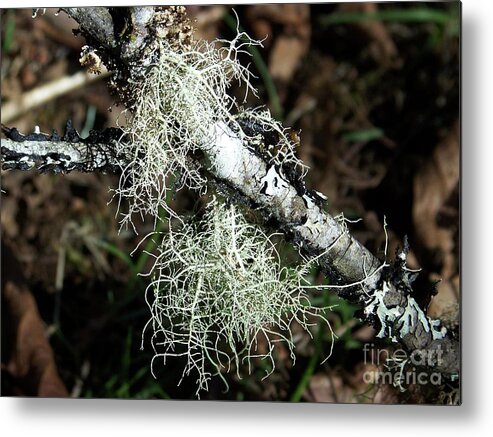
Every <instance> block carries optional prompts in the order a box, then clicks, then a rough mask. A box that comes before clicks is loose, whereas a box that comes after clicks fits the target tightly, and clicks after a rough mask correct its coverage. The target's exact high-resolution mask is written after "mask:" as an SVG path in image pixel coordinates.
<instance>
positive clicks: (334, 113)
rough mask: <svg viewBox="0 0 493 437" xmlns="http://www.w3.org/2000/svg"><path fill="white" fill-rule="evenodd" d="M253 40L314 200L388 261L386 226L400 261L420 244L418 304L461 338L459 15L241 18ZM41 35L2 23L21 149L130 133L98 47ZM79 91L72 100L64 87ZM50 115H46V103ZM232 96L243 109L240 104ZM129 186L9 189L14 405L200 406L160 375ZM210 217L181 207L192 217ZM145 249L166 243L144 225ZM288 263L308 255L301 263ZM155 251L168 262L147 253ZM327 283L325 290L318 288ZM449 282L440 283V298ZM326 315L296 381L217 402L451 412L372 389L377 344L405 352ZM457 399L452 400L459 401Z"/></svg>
mask: <svg viewBox="0 0 493 437" xmlns="http://www.w3.org/2000/svg"><path fill="white" fill-rule="evenodd" d="M234 10H235V11H236V13H237V15H238V17H239V23H240V25H241V27H242V28H243V29H244V30H245V31H247V32H248V34H249V35H251V36H252V37H253V38H255V39H260V40H263V45H264V47H263V48H252V50H251V58H250V59H247V58H246V57H245V59H244V61H245V62H250V63H251V70H252V72H253V73H254V74H255V76H256V78H255V80H254V83H255V86H256V87H257V88H258V90H259V97H260V101H258V100H255V99H253V98H250V99H249V102H247V104H245V106H249V105H252V106H259V104H263V105H266V106H267V107H268V108H269V109H270V110H271V111H272V113H273V114H274V115H275V116H276V117H277V118H278V119H279V120H282V122H283V124H284V125H285V126H290V127H293V129H294V131H295V132H296V133H297V135H298V136H299V138H300V146H299V149H298V153H299V156H300V157H301V159H302V160H303V161H304V162H305V164H307V165H308V166H309V167H310V172H309V173H308V177H307V178H308V179H307V184H308V186H309V187H310V188H314V189H316V190H318V191H320V192H322V193H324V194H325V195H327V196H328V201H327V205H326V208H327V210H328V211H330V212H332V213H335V214H337V213H339V212H343V213H344V214H345V216H346V217H347V218H349V219H358V218H361V219H362V220H361V221H359V222H358V223H355V224H353V225H351V227H350V228H351V230H352V232H353V233H354V235H355V236H356V238H357V239H359V240H360V241H361V242H362V243H363V244H364V245H365V246H366V247H368V248H369V249H370V250H371V251H372V252H373V253H374V254H375V255H377V256H380V257H383V255H384V254H383V251H384V247H385V234H384V231H383V224H384V217H385V219H386V221H387V223H388V224H389V228H388V230H389V238H390V240H389V254H391V255H392V254H393V253H394V252H395V250H396V249H397V247H399V246H400V247H402V243H403V239H404V237H405V236H406V235H407V236H408V237H409V241H410V244H411V248H412V251H411V253H410V256H409V260H410V264H411V266H412V267H420V268H422V269H423V272H422V274H421V277H420V282H419V284H418V287H417V296H416V298H417V299H418V301H419V302H420V303H421V304H422V305H424V306H427V305H428V304H429V303H430V297H431V293H432V291H433V289H434V284H437V286H436V288H437V291H438V294H437V295H436V296H435V298H434V299H433V301H432V302H431V305H430V308H429V312H430V314H431V315H433V316H435V317H440V318H442V319H443V320H444V321H445V323H446V324H447V326H448V327H449V328H450V329H452V330H454V329H457V327H458V314H459V312H458V311H459V305H458V303H459V254H460V246H459V243H460V238H459V237H460V235H459V230H460V229H459V223H460V210H459V194H460V190H459V176H460V174H459V167H460V166H459V157H460V146H459V144H460V143H459V138H460V124H459V97H460V91H459V85H460V83H459V79H460V76H459V73H460V68H459V62H460V61H459V59H460V41H459V37H460V4H459V3H458V2H448V3H435V2H433V3H413V2H406V3H385V4H382V3H379V4H376V3H358V4H350V3H349V4H325V5H305V4H275V5H274V4H272V5H251V6H237V7H234ZM188 11H189V15H190V16H191V17H192V18H193V19H194V20H195V25H196V27H197V28H198V36H200V37H201V38H207V39H209V40H213V39H215V38H217V37H221V38H231V37H232V36H233V35H234V34H235V30H236V18H235V15H234V13H233V11H232V9H231V8H230V7H229V6H201V7H200V6H193V7H189V8H188ZM55 13H56V10H50V9H48V10H47V12H46V14H45V15H42V16H40V17H37V18H36V19H33V18H32V11H31V10H30V9H29V10H20V9H19V10H13V9H4V10H2V11H1V25H2V26H1V29H2V30H1V32H2V33H1V36H2V39H1V45H2V64H1V96H2V123H3V124H5V125H7V126H9V127H14V126H15V127H16V128H18V129H19V130H20V131H21V132H23V133H28V132H31V131H32V130H33V128H34V126H39V127H40V129H41V131H42V132H51V130H52V129H57V130H58V132H62V133H63V131H64V126H65V123H66V121H67V120H68V119H71V120H72V121H73V124H74V126H75V128H76V129H77V130H78V132H79V133H80V134H81V136H82V137H85V136H86V135H88V133H89V131H90V130H91V129H102V128H104V127H110V126H115V125H116V121H117V117H118V114H119V112H120V110H121V108H119V107H118V106H114V103H115V99H114V97H113V96H111V95H110V94H109V92H108V90H107V87H106V84H105V81H106V79H107V76H106V77H105V76H104V75H101V76H92V77H91V78H87V77H86V76H85V75H81V74H80V72H81V71H82V69H81V67H80V65H79V63H78V59H79V53H80V50H81V47H82V46H83V45H84V44H85V41H84V39H83V38H81V37H75V36H74V35H73V34H72V29H75V28H76V27H77V26H76V24H75V22H73V21H72V20H71V19H69V18H68V17H67V16H66V14H64V13H60V14H59V15H58V16H56V14H55ZM62 84H63V85H62ZM39 90H41V91H42V92H41V95H42V96H43V98H42V99H41V100H40V101H39V104H38V105H37V106H35V107H32V103H33V102H34V101H35V99H34V97H33V91H36V92H37V94H34V96H39V95H40V93H39ZM231 92H232V93H237V94H238V96H240V95H241V96H242V94H240V93H241V90H240V89H232V90H231ZM117 184H118V175H103V174H81V173H71V174H68V175H52V174H42V175H40V174H38V173H36V172H34V171H29V172H20V171H12V172H9V171H2V181H1V185H2V206H1V226H2V332H1V334H2V367H1V369H2V383H1V384H2V385H1V391H2V395H4V396H19V395H20V396H26V395H27V396H72V397H88V398H143V399H148V398H158V399H163V398H173V399H193V398H194V394H195V381H194V378H193V377H190V378H186V379H185V380H184V381H183V382H182V384H181V385H180V386H179V387H177V382H178V381H179V379H180V377H181V373H182V369H183V365H184V363H183V362H181V361H180V360H176V361H175V362H169V363H168V364H167V365H166V366H165V367H163V366H162V365H161V364H159V365H157V366H156V367H155V368H154V370H155V373H156V374H157V379H154V378H153V377H152V375H151V373H150V368H149V366H150V361H151V359H152V356H153V351H152V348H151V345H150V339H149V338H144V342H143V349H141V335H142V330H143V327H144V325H145V323H146V322H147V320H148V318H149V312H148V307H147V304H146V303H145V300H144V290H145V288H146V285H147V283H148V282H147V279H146V278H142V277H138V276H137V272H142V271H146V266H148V265H149V262H150V260H149V256H147V255H146V254H145V252H144V251H143V250H140V251H136V252H135V254H134V255H133V256H132V257H130V256H129V254H130V252H131V251H132V250H133V249H134V248H135V247H136V245H137V243H138V242H139V241H140V236H136V235H135V234H134V233H133V232H131V231H127V230H121V231H120V232H119V224H118V217H117V216H116V214H117V210H116V208H117V205H116V204H117V202H112V203H109V204H108V202H109V201H110V200H111V197H112V194H111V192H110V191H109V189H110V188H111V187H115V186H116V185H117ZM195 201H196V199H195V198H194V197H193V196H191V195H188V194H186V193H185V194H181V195H180V196H178V198H177V199H175V200H174V202H175V207H176V208H177V209H178V210H184V211H185V210H189V209H190V207H191V206H193V205H194V202H195ZM138 230H139V233H140V234H141V235H145V234H146V233H147V232H149V231H151V230H152V223H145V222H144V223H142V224H141V225H140V226H139V227H138ZM285 247H286V248H285V251H286V256H287V257H292V256H293V253H292V252H293V251H292V250H290V249H289V247H288V246H287V245H286V246H285ZM145 249H146V250H148V251H151V252H152V250H153V243H152V242H149V243H148V245H147V247H145ZM311 280H312V281H313V283H320V282H321V281H323V280H324V279H323V277H322V276H321V275H320V274H319V272H317V271H313V272H312V275H311ZM438 281H440V282H438ZM313 300H314V302H315V303H319V304H320V305H323V304H331V305H337V306H336V308H335V309H334V310H333V311H332V312H330V313H328V314H326V316H327V317H328V318H329V320H330V321H331V323H332V327H333V329H334V331H335V332H336V334H337V335H338V339H337V340H336V343H335V347H334V351H333V353H332V356H331V357H330V358H329V359H328V360H327V361H325V362H324V363H323V364H321V362H322V361H323V360H324V359H325V358H326V357H327V355H328V354H329V351H330V347H331V340H330V336H329V333H328V332H325V331H324V330H323V329H322V328H320V329H317V328H316V329H314V332H313V333H312V334H313V337H314V338H313V339H312V338H311V337H310V336H309V335H308V334H307V333H305V332H304V331H302V330H301V329H300V330H299V332H296V336H295V337H296V354H297V358H296V363H295V365H293V363H292V362H291V360H290V359H289V354H288V351H287V350H284V349H283V348H282V347H279V348H278V350H277V352H276V370H275V371H274V373H273V374H272V375H271V376H270V377H269V378H267V379H265V380H262V377H263V376H264V374H265V370H266V364H265V363H263V362H256V363H255V366H254V368H253V371H252V374H251V375H248V373H247V372H246V370H247V369H246V368H245V369H243V371H242V378H238V376H236V375H234V374H233V375H227V376H226V378H227V381H228V384H229V391H227V392H225V390H224V385H223V384H222V382H221V381H220V380H213V381H212V382H211V385H210V391H209V392H207V393H202V394H201V398H202V399H231V400H280V401H311V402H354V403H409V402H417V403H422V402H427V403H443V402H450V399H451V398H450V396H452V395H450V393H454V390H455V389H456V388H455V387H452V386H450V387H441V389H440V391H437V390H436V387H428V389H427V388H426V387H419V389H418V388H417V387H414V386H410V387H408V389H407V390H406V391H405V392H400V391H399V390H397V389H396V388H395V387H392V386H391V385H384V384H374V383H372V382H368V381H366V382H365V381H364V378H363V377H362V375H363V374H364V373H365V372H366V371H368V370H369V369H370V368H372V366H373V367H375V365H374V364H372V363H368V362H366V363H365V360H364V354H363V352H362V348H363V345H364V344H367V343H368V344H371V343H373V344H376V345H378V347H379V348H382V349H384V348H387V347H390V346H389V345H388V344H387V343H385V342H378V341H377V339H375V331H374V330H373V329H372V328H370V327H368V326H365V325H363V324H361V322H359V320H358V319H357V318H356V317H355V311H357V308H356V307H355V306H353V305H350V304H348V303H346V302H344V301H342V300H340V299H338V298H337V297H336V296H334V295H331V294H330V293H327V294H326V295H324V296H320V295H318V296H317V295H315V296H313ZM449 395H450V396H449Z"/></svg>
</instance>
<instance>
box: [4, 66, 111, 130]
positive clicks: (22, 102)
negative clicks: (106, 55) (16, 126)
mask: <svg viewBox="0 0 493 437" xmlns="http://www.w3.org/2000/svg"><path fill="white" fill-rule="evenodd" d="M109 74H110V73H108V72H104V73H102V74H99V75H96V74H89V73H86V72H85V71H79V72H78V73H75V74H74V75H72V76H64V77H62V78H60V79H57V80H54V81H52V82H49V83H47V84H46V85H42V86H40V87H38V88H35V89H33V90H31V91H28V92H27V93H24V94H22V96H21V97H20V98H19V99H18V100H17V99H15V100H12V101H9V102H7V103H5V104H3V105H2V109H1V111H2V123H10V122H11V121H12V120H15V119H16V118H18V117H20V116H21V115H22V114H24V113H26V112H28V111H30V110H31V109H34V108H36V107H38V106H40V105H43V104H45V103H47V102H49V101H50V100H53V99H56V98H57V97H60V96H63V95H65V94H67V93H69V92H71V91H74V90H76V89H78V88H81V87H83V86H85V85H89V84H91V83H93V82H96V81H98V80H100V79H104V78H106V77H108V76H109Z"/></svg>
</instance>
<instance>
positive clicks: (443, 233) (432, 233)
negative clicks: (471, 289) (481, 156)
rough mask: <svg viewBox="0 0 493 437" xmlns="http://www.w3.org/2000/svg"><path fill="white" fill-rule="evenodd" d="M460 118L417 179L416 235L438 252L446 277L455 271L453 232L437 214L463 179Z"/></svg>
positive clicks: (414, 186) (414, 208) (443, 273)
mask: <svg viewBox="0 0 493 437" xmlns="http://www.w3.org/2000/svg"><path fill="white" fill-rule="evenodd" d="M459 155H460V153H459V122H458V121H456V123H455V124H454V126H453V127H452V129H451V130H450V132H449V134H448V135H447V136H446V137H445V138H444V140H443V141H442V142H441V143H440V144H439V145H438V146H437V147H436V148H435V150H434V151H433V154H432V156H431V158H430V160H429V161H428V162H427V163H426V164H425V166H424V167H423V168H422V169H421V170H420V171H419V172H418V173H417V174H416V176H415V177H414V181H413V222H414V227H415V232H416V237H417V239H418V240H419V241H420V243H421V244H422V245H423V246H424V248H425V249H427V250H428V251H430V252H434V253H437V256H438V257H439V258H440V259H439V261H440V262H441V264H442V266H443V267H442V271H441V275H442V278H445V279H448V278H450V277H451V276H452V275H453V273H454V272H455V270H456V269H455V266H454V257H453V253H452V251H453V248H454V241H453V232H452V230H450V229H445V228H442V227H439V226H438V224H437V214H438V212H439V211H440V208H441V207H442V205H443V204H444V203H445V202H446V201H447V199H448V198H449V197H450V195H451V194H452V192H453V190H454V188H455V187H456V185H457V183H458V182H459Z"/></svg>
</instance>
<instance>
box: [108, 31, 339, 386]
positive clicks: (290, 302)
mask: <svg viewBox="0 0 493 437" xmlns="http://www.w3.org/2000/svg"><path fill="white" fill-rule="evenodd" d="M175 33H176V32H175ZM175 33H172V35H175ZM158 42H159V43H158V44H157V45H155V46H153V49H152V53H150V54H149V56H148V58H149V59H152V60H153V61H152V63H150V64H148V65H145V66H143V67H142V69H143V70H142V71H140V72H139V74H138V75H137V76H138V77H139V80H136V81H135V83H130V85H129V86H130V88H131V92H132V94H133V98H132V102H133V103H131V104H129V106H128V110H127V112H125V113H124V115H125V116H126V118H127V120H126V123H125V124H124V125H123V126H122V130H123V135H122V140H121V141H120V142H119V143H118V145H117V151H116V152H117V153H118V154H120V155H122V156H126V157H127V164H126V166H125V167H123V168H122V175H121V178H120V184H119V187H118V188H117V189H116V190H115V191H116V193H115V194H116V196H117V197H119V200H120V201H121V200H123V199H125V200H127V201H128V204H129V207H128V211H125V213H123V218H122V220H121V224H122V225H127V224H130V225H132V226H133V223H132V220H133V217H134V215H135V214H138V215H141V216H142V217H144V216H150V217H151V218H152V219H153V220H154V222H155V226H156V222H157V220H160V217H161V214H160V213H161V211H162V210H164V211H166V213H167V214H166V215H167V217H168V219H170V220H171V219H172V218H174V219H176V218H178V219H179V221H180V222H181V225H180V226H174V225H173V226H171V224H170V227H169V232H167V233H166V234H164V233H151V234H150V235H149V236H148V237H147V238H154V239H156V242H157V252H156V253H155V254H154V255H153V256H154V266H153V268H152V269H151V271H150V272H149V275H150V276H151V277H152V282H151V284H150V285H149V287H148V289H147V291H146V296H147V301H148V305H149V307H150V310H151V314H152V317H151V319H150V320H149V322H148V324H147V325H146V328H145V330H144V334H145V333H146V332H148V331H151V332H152V341H151V343H152V345H153V348H154V351H155V356H154V358H153V361H152V364H151V371H153V369H154V367H153V366H154V364H155V362H156V360H158V359H161V360H162V361H163V363H166V362H167V360H168V359H170V358H172V357H185V358H186V365H185V368H184V370H183V375H182V379H183V377H185V376H187V375H191V374H195V375H196V377H197V394H198V393H199V392H200V391H201V390H207V389H208V384H209V380H210V378H211V377H212V376H213V375H219V376H220V377H221V378H222V379H223V380H224V381H225V382H226V380H225V379H224V373H227V372H228V371H230V370H234V371H236V372H237V373H238V376H239V375H240V368H241V367H242V366H243V365H244V364H247V365H248V367H249V369H250V366H251V364H252V360H253V359H265V360H270V361H271V366H270V369H271V370H270V371H269V372H268V373H270V372H272V371H273V369H274V366H275V362H274V355H273V353H274V349H275V345H276V344H278V343H280V342H282V343H284V344H285V345H286V346H287V348H288V350H289V351H290V354H291V357H292V359H293V360H294V359H295V356H294V352H293V351H294V347H295V342H294V339H293V336H292V330H291V328H292V324H293V323H297V324H299V325H301V327H303V328H304V329H305V330H306V331H308V332H309V333H310V331H309V328H310V326H311V325H312V324H314V323H318V322H319V320H322V321H324V322H327V320H326V319H325V318H324V316H323V313H324V310H323V309H317V308H315V307H313V306H312V305H311V303H310V300H309V299H308V296H307V293H306V292H307V289H308V288H310V287H309V284H308V282H307V281H306V279H305V278H306V273H307V270H308V267H309V266H308V264H306V263H304V264H302V265H301V266H299V267H295V268H287V267H283V266H282V263H281V259H280V256H279V254H278V252H277V250H276V247H275V244H274V242H273V239H272V236H271V235H267V234H266V233H265V232H264V231H263V230H262V229H261V228H260V227H259V226H258V225H254V224H249V223H248V222H247V221H246V219H245V218H244V217H243V215H242V214H241V213H240V212H239V211H238V210H237V209H235V208H234V207H232V206H231V207H226V206H224V205H223V204H220V203H218V202H217V201H215V200H214V201H212V202H211V204H210V205H209V210H208V212H207V213H206V214H205V216H204V218H203V220H202V221H200V222H198V223H184V220H183V219H182V218H180V217H179V216H178V215H177V214H176V213H175V212H174V211H173V210H172V209H171V208H170V206H169V205H168V204H167V202H166V199H167V197H168V196H167V194H168V193H169V192H170V191H173V192H174V191H176V190H177V189H180V188H183V187H187V188H188V189H191V190H195V191H198V192H199V193H204V192H205V191H206V189H207V185H206V182H207V181H206V180H205V178H204V176H203V173H202V172H201V171H200V170H201V169H200V164H199V162H198V161H197V160H193V161H192V158H194V157H196V155H200V151H204V150H208V149H209V148H213V147H214V145H215V144H216V143H217V142H218V141H219V142H220V139H221V138H222V137H221V135H224V131H227V132H230V133H231V134H232V135H233V136H234V138H236V139H237V140H238V141H242V142H244V143H245V144H246V145H248V147H251V146H252V145H254V146H255V147H261V146H262V145H264V146H265V148H264V149H265V150H262V151H259V153H261V154H262V156H263V157H266V159H267V160H268V161H270V162H271V163H272V164H276V165H279V166H282V165H289V166H291V167H297V168H298V169H300V170H301V172H303V171H304V166H303V165H302V164H301V162H300V161H299V160H298V158H297V157H296V154H295V146H296V144H295V143H294V142H293V141H291V139H290V137H289V135H288V133H287V131H286V130H285V129H284V128H283V127H282V126H281V124H280V123H279V122H277V121H276V120H274V119H273V118H272V117H271V115H270V113H269V111H268V110H265V109H258V108H257V109H255V110H249V111H244V110H242V109H240V107H239V105H238V103H237V101H236V99H235V98H234V97H232V96H230V95H229V94H228V88H229V87H230V85H231V84H232V82H239V83H240V84H243V85H244V88H245V89H246V92H253V93H254V94H255V92H256V90H255V89H254V88H253V87H252V85H251V82H250V79H251V74H250V71H249V70H248V68H247V67H244V66H243V65H242V64H241V63H240V62H239V60H238V57H239V55H240V54H247V51H246V48H247V46H248V45H252V44H260V43H259V42H256V41H253V40H251V39H250V38H249V37H248V36H246V35H245V34H243V33H238V35H237V36H236V37H235V38H234V39H233V40H232V41H223V40H220V41H215V42H213V43H209V42H205V41H199V42H197V41H193V40H192V39H191V38H187V39H186V43H182V42H181V40H180V39H179V38H176V37H173V38H171V39H170V37H169V34H167V33H165V32H164V33H162V38H160V39H159V40H158ZM137 76H136V77H137ZM140 78H141V79H140ZM235 111H236V114H234V112H235ZM241 112H243V113H244V116H243V117H242V116H241V115H239V114H238V113H241ZM245 117H246V119H248V120H249V122H252V123H256V124H257V125H260V126H261V131H262V132H263V134H262V135H260V136H259V135H257V134H255V133H254V132H249V131H248V129H244V127H245ZM267 137H270V138H274V141H270V142H266V141H265V139H266V138H267ZM266 154H267V155H266ZM172 181H179V183H178V185H179V187H177V185H176V183H175V184H173V183H172ZM119 210H120V208H119ZM170 223H171V222H170ZM134 229H135V227H134ZM327 325H328V323H327ZM329 328H330V325H329ZM144 334H143V345H144V343H145V342H144ZM261 337H264V341H265V342H266V343H267V345H268V347H267V349H266V350H264V349H261V348H260V347H259V345H258V342H259V341H260V338H261ZM250 370H251V369H250ZM153 374H154V372H153ZM266 376H267V375H266ZM180 382H181V380H180Z"/></svg>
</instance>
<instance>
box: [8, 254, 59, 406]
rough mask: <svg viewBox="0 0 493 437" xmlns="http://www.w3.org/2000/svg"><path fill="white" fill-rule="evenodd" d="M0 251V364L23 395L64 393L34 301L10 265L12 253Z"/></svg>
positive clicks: (17, 273)
mask: <svg viewBox="0 0 493 437" xmlns="http://www.w3.org/2000/svg"><path fill="white" fill-rule="evenodd" d="M2 255H3V256H2V271H3V273H4V274H3V275H2V325H3V326H2V332H3V334H4V336H5V337H4V338H5V339H6V347H5V352H6V353H3V354H2V367H3V368H4V369H5V370H6V371H7V372H8V373H10V375H11V376H12V378H13V379H14V381H15V382H16V383H17V385H18V389H19V391H20V393H21V394H22V395H25V396H39V397H67V396H68V392H67V389H66V388H65V385H64V384H63V382H62V380H61V379H60V376H59V375H58V371H57V368H56V364H55V360H54V356H53V351H52V349H51V346H50V345H49V343H48V340H47V339H46V336H45V327H44V324H43V321H42V320H41V317H40V315H39V311H38V307H37V305H36V301H35V300H34V298H33V296H32V294H31V293H30V291H29V289H28V288H27V286H26V284H25V283H24V282H23V280H22V278H21V275H20V274H19V270H18V267H17V266H15V265H13V262H14V260H13V257H12V254H10V253H9V250H8V249H5V248H3V247H2ZM2 352H4V351H2ZM3 360H5V362H4V361H3Z"/></svg>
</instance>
